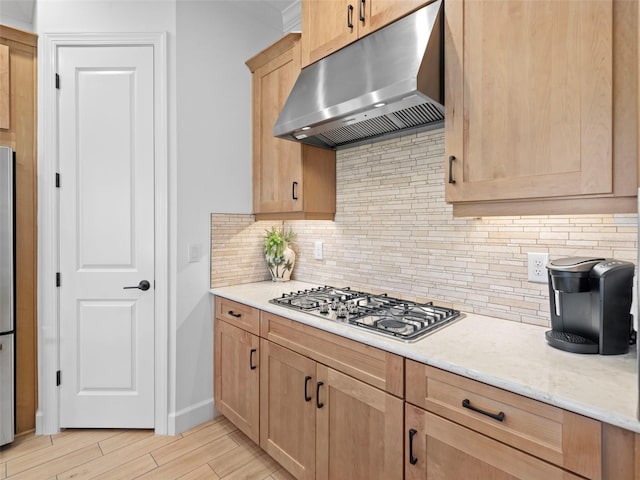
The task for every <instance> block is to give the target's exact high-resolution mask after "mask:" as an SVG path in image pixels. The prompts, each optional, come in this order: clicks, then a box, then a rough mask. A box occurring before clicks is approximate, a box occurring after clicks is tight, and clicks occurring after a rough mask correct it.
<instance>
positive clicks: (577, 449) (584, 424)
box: [406, 360, 602, 479]
mask: <svg viewBox="0 0 640 480" xmlns="http://www.w3.org/2000/svg"><path fill="white" fill-rule="evenodd" d="M406 375H407V392H406V400H407V402H409V403H412V404H414V405H416V406H419V407H421V408H423V409H425V410H428V411H429V412H432V413H434V414H437V415H440V416H442V417H444V418H447V419H448V420H451V421H453V422H456V423H458V424H460V425H464V426H465V427H468V428H469V429H472V430H475V431H477V432H479V433H481V434H484V435H487V436H488V437H491V438H492V439H495V440H498V441H500V442H503V443H506V444H508V445H511V446H513V447H514V448H517V449H519V450H522V451H524V452H527V453H529V454H531V455H534V456H536V457H539V458H541V459H544V460H546V461H548V462H551V463H554V464H556V465H558V466H561V467H563V468H565V469H567V470H571V471H572V472H575V473H578V474H580V475H583V476H585V477H587V478H592V479H599V478H601V471H602V462H601V451H602V439H601V437H602V434H601V429H602V426H601V423H600V422H598V421H596V420H593V419H590V418H587V417H583V416H581V415H577V414H574V413H571V412H568V411H566V410H562V409H560V408H557V407H554V406H552V405H548V404H546V403H542V402H538V401H536V400H532V399H530V398H526V397H523V396H521V395H517V394H514V393H511V392H507V391H506V390H501V389H499V388H495V387H492V386H490V385H486V384H484V383H481V382H477V381H475V380H471V379H468V378H465V377H461V376H459V375H455V374H452V373H449V372H446V371H444V370H440V369H437V368H434V367H430V366H428V365H424V364H421V363H418V362H414V361H412V360H407V361H406ZM465 404H466V406H465ZM491 415H493V416H491ZM498 416H499V417H502V418H496V417H498Z"/></svg>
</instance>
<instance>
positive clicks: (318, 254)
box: [313, 240, 322, 260]
mask: <svg viewBox="0 0 640 480" xmlns="http://www.w3.org/2000/svg"><path fill="white" fill-rule="evenodd" d="M313 258H315V259H316V260H322V240H316V241H315V242H313Z"/></svg>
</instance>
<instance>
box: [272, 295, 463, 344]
mask: <svg viewBox="0 0 640 480" xmlns="http://www.w3.org/2000/svg"><path fill="white" fill-rule="evenodd" d="M269 302H270V303H273V304H275V305H280V306H283V307H287V308H291V309H293V310H298V311H302V312H305V313H309V314H311V315H315V316H318V317H321V318H325V319H328V320H333V321H338V322H345V323H349V324H351V325H355V326H357V327H361V328H365V329H368V330H370V331H372V332H375V333H380V334H384V335H387V336H392V337H394V338H398V339H401V340H404V341H406V342H412V341H415V340H417V339H418V338H420V337H422V336H424V335H426V334H427V333H429V332H432V331H434V330H436V329H438V328H440V327H442V326H444V325H447V324H449V323H450V322H452V321H454V320H456V319H459V318H462V317H463V316H464V315H463V314H461V313H460V312H459V311H458V310H454V309H451V308H445V307H439V306H436V305H433V303H431V302H429V303H416V302H411V301H407V300H401V299H398V298H393V297H389V296H388V295H387V294H382V295H376V294H372V293H366V292H359V291H356V290H351V289H350V288H349V287H345V288H335V287H330V286H324V287H317V288H311V289H307V290H299V291H297V292H291V293H285V294H283V295H282V296H281V297H278V298H274V299H272V300H270V301H269Z"/></svg>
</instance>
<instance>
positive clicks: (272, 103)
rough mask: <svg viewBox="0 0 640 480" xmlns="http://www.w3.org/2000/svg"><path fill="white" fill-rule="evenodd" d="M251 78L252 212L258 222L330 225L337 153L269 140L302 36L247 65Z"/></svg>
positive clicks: (295, 69) (289, 37) (295, 74)
mask: <svg viewBox="0 0 640 480" xmlns="http://www.w3.org/2000/svg"><path fill="white" fill-rule="evenodd" d="M246 64H247V66H248V67H249V69H250V70H251V72H252V74H253V79H252V84H253V100H252V102H253V209H254V213H255V215H256V220H279V219H324V220H333V217H334V214H335V211H336V154H335V151H333V150H327V149H323V148H318V147H312V146H308V145H304V146H303V145H302V144H300V143H297V142H292V141H289V140H283V139H280V138H276V137H274V136H273V126H274V125H275V123H276V120H277V119H278V115H279V114H280V111H281V110H282V107H283V106H284V103H285V102H286V100H287V97H288V96H289V93H290V92H291V89H292V88H293V84H294V83H295V81H296V78H297V77H298V74H299V73H300V34H299V33H291V34H288V35H287V36H285V37H284V38H282V39H281V40H279V41H278V42H276V43H275V44H273V45H272V46H270V47H269V48H267V49H266V50H264V51H263V52H261V53H259V54H258V55H256V56H255V57H253V58H251V59H249V60H247V62H246Z"/></svg>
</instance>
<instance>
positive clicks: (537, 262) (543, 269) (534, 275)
mask: <svg viewBox="0 0 640 480" xmlns="http://www.w3.org/2000/svg"><path fill="white" fill-rule="evenodd" d="M547 263H549V254H548V253H531V252H529V253H527V271H528V273H527V279H528V280H529V281H530V282H535V283H547V281H548V277H547Z"/></svg>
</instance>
